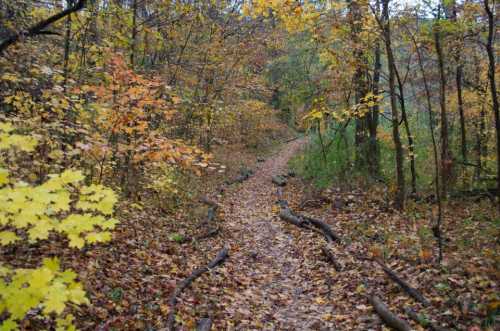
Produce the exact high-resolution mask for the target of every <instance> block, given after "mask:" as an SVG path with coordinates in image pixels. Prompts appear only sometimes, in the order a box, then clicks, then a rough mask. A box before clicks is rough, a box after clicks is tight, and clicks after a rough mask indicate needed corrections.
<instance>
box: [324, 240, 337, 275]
mask: <svg viewBox="0 0 500 331" xmlns="http://www.w3.org/2000/svg"><path fill="white" fill-rule="evenodd" d="M321 251H322V252H323V254H324V255H325V256H326V257H327V259H328V261H330V263H331V264H332V265H333V267H334V268H335V270H336V271H337V272H340V271H342V265H341V264H340V263H338V262H337V259H336V258H335V255H334V254H333V252H332V251H331V250H330V249H329V248H328V247H327V246H326V245H323V246H322V247H321Z"/></svg>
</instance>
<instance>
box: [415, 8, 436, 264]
mask: <svg viewBox="0 0 500 331" xmlns="http://www.w3.org/2000/svg"><path fill="white" fill-rule="evenodd" d="M416 20H417V24H418V17H417V18H416ZM408 34H409V35H410V37H411V39H412V42H413V45H414V47H415V51H416V53H417V61H418V67H419V69H420V73H421V75H422V80H423V82H424V90H425V98H426V101H427V113H428V114H429V131H430V134H431V138H432V151H433V153H434V171H435V172H434V189H435V194H436V200H437V203H438V216H437V224H436V225H437V230H438V231H437V232H438V233H439V237H438V246H439V261H441V260H442V258H443V249H442V247H443V245H442V240H441V236H440V234H441V222H442V219H443V202H442V199H441V183H440V176H439V159H438V147H437V142H436V137H435V135H434V116H433V110H432V95H431V89H430V86H429V83H428V81H427V75H426V74H425V69H424V63H423V60H422V54H421V52H420V48H419V44H418V42H417V40H416V39H415V37H414V36H413V35H412V34H411V32H408Z"/></svg>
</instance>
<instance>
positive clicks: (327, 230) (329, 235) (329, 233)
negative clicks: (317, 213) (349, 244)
mask: <svg viewBox="0 0 500 331" xmlns="http://www.w3.org/2000/svg"><path fill="white" fill-rule="evenodd" d="M302 217H304V218H305V219H306V220H307V221H309V222H310V223H311V224H312V225H314V226H315V227H317V228H318V229H320V230H321V231H322V232H323V234H324V235H325V237H326V239H327V241H329V242H331V241H339V242H340V241H341V240H340V237H339V236H337V234H335V232H333V230H332V228H331V227H330V226H329V225H328V224H326V223H325V222H323V221H320V220H318V219H315V218H312V217H309V216H302Z"/></svg>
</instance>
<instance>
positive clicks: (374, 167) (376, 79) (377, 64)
mask: <svg viewBox="0 0 500 331" xmlns="http://www.w3.org/2000/svg"><path fill="white" fill-rule="evenodd" d="M379 13H380V1H379V0H377V1H376V14H377V15H379ZM374 53H375V54H374V58H375V59H374V65H373V66H374V68H373V83H372V93H373V95H378V94H379V93H380V92H379V86H380V71H381V69H382V61H381V55H382V54H381V49H380V43H379V42H377V44H376V45H375V51H374ZM379 111H380V106H379V104H378V102H375V105H374V106H373V107H372V109H371V112H370V114H369V121H368V126H369V133H370V138H369V139H370V146H369V150H370V158H369V160H368V162H369V171H370V175H371V176H372V177H374V178H376V177H379V174H380V148H379V145H378V139H377V129H378V124H379Z"/></svg>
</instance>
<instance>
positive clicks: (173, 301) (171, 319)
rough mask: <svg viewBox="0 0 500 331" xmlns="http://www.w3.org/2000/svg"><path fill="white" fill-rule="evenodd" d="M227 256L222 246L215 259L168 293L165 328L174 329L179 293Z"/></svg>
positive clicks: (170, 330) (171, 330) (226, 249)
mask: <svg viewBox="0 0 500 331" xmlns="http://www.w3.org/2000/svg"><path fill="white" fill-rule="evenodd" d="M228 256H229V249H228V248H227V247H224V248H223V249H221V250H220V251H219V253H217V256H216V257H215V259H213V260H212V261H211V262H210V263H209V264H208V265H207V266H206V267H201V268H198V269H196V270H194V271H193V272H192V273H191V274H190V275H189V276H188V277H187V278H185V279H184V280H183V281H181V282H180V283H179V284H178V285H177V286H176V287H175V289H174V291H173V292H172V294H171V295H170V299H169V300H168V306H169V308H170V310H169V313H168V317H167V330H169V331H174V330H175V314H176V312H177V309H176V305H177V300H178V297H179V296H180V295H181V293H182V292H183V291H184V290H185V289H186V288H188V287H189V285H191V283H192V282H193V281H195V280H196V279H197V278H198V277H200V276H201V275H203V274H204V273H205V272H207V271H210V270H211V269H213V268H215V267H217V266H218V265H219V264H221V263H222V262H224V261H225V260H226V259H227V257H228Z"/></svg>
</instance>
